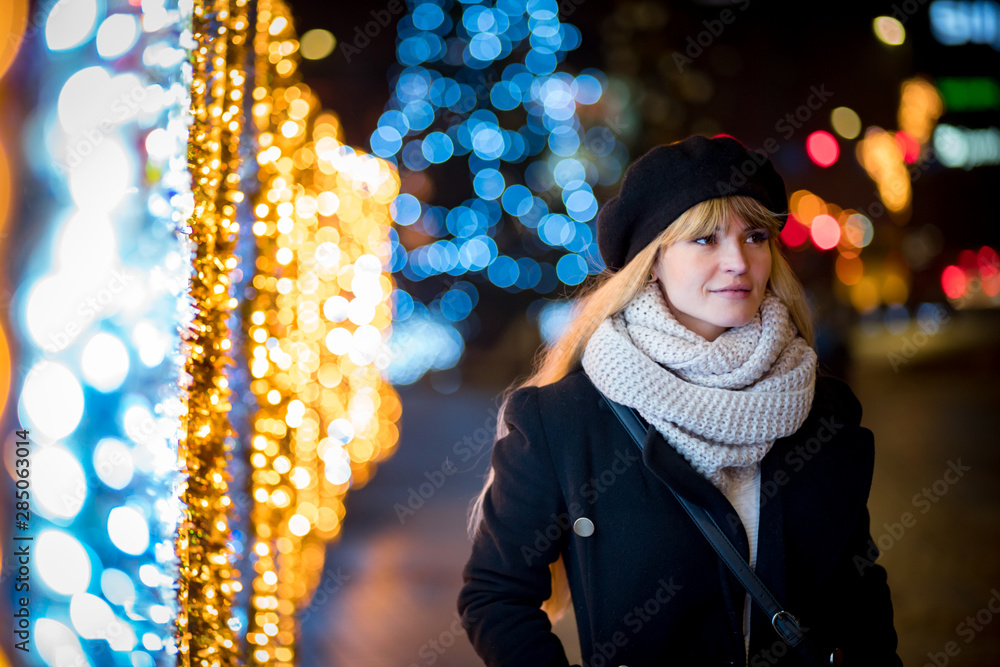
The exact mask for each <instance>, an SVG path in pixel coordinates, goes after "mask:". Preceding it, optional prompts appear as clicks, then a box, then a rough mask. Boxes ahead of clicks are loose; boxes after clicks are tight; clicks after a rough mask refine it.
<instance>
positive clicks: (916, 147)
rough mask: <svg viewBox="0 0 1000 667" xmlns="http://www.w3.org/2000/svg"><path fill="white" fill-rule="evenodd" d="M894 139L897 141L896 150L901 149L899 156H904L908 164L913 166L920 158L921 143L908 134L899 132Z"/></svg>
mask: <svg viewBox="0 0 1000 667" xmlns="http://www.w3.org/2000/svg"><path fill="white" fill-rule="evenodd" d="M893 139H895V141H896V148H898V149H899V154H900V155H902V156H903V160H904V161H905V162H906V164H913V163H914V162H916V161H917V158H918V157H920V143H919V142H917V140H916V139H915V138H913V137H912V136H911V135H909V134H907V133H906V132H903V131H899V132H897V133H896V135H895V136H894V137H893Z"/></svg>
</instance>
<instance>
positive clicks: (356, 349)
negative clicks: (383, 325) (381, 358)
mask: <svg viewBox="0 0 1000 667" xmlns="http://www.w3.org/2000/svg"><path fill="white" fill-rule="evenodd" d="M353 339H354V345H353V346H352V348H351V350H350V352H348V356H349V358H350V360H351V361H353V362H354V363H356V364H357V365H358V366H366V365H368V364H370V363H372V362H373V361H375V356H376V355H377V354H378V349H379V345H381V344H382V334H381V332H380V331H379V330H378V329H376V328H375V327H373V326H372V325H370V324H365V325H362V326H360V327H358V328H357V329H356V330H355V332H354V336H353Z"/></svg>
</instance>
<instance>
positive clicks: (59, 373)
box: [21, 361, 83, 439]
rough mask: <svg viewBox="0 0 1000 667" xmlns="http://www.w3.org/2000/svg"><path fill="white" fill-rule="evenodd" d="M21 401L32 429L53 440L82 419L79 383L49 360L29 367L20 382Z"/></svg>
mask: <svg viewBox="0 0 1000 667" xmlns="http://www.w3.org/2000/svg"><path fill="white" fill-rule="evenodd" d="M21 401H22V405H23V406H24V411H25V413H26V416H27V417H28V418H29V419H30V420H31V422H32V424H33V425H34V427H35V428H37V429H38V430H39V431H41V432H42V433H44V434H45V435H47V436H49V437H50V438H53V439H59V438H64V437H66V436H67V435H69V434H70V433H72V432H73V430H74V429H75V428H76V427H77V425H78V424H79V423H80V418H81V417H83V388H82V387H81V386H80V381H79V380H77V379H76V376H75V375H73V373H72V372H71V371H70V370H69V369H68V368H66V367H65V366H63V365H62V364H59V363H56V362H53V361H40V362H38V363H37V364H35V365H34V367H32V369H31V370H30V371H29V372H28V377H27V378H25V380H24V389H23V390H22V393H21Z"/></svg>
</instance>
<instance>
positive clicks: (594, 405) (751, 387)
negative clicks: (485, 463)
mask: <svg viewBox="0 0 1000 667" xmlns="http://www.w3.org/2000/svg"><path fill="white" fill-rule="evenodd" d="M786 218H787V199H786V193H785V186H784V182H783V181H782V179H781V177H780V176H779V175H778V174H777V172H776V171H775V170H774V168H773V166H772V165H771V163H770V161H769V160H767V158H766V157H765V156H763V155H760V154H758V153H755V152H751V151H749V150H747V149H746V148H745V147H744V146H743V145H742V144H740V143H739V142H738V141H736V140H735V139H733V138H731V137H728V136H724V135H720V136H717V137H714V138H712V139H708V138H705V137H700V136H694V137H689V138H688V139H685V140H683V141H680V142H676V143H673V144H669V145H664V146H658V147H656V148H654V149H653V150H651V151H650V152H648V153H647V154H645V155H644V156H642V157H641V158H640V159H638V160H636V161H635V162H634V163H633V164H632V165H631V166H630V167H629V169H628V170H627V172H626V174H625V178H624V180H623V182H622V186H621V191H620V193H619V195H618V196H617V197H615V198H614V199H612V200H611V201H609V202H608V203H607V204H605V206H604V207H603V208H602V210H601V213H600V216H599V218H598V246H599V248H600V251H601V256H602V257H603V258H604V261H605V264H606V265H607V267H608V268H607V271H605V272H604V273H603V274H602V275H601V277H600V279H599V280H598V281H597V283H596V284H595V285H594V286H593V288H592V289H591V290H589V291H588V293H587V294H585V295H584V296H583V297H581V298H580V299H579V302H578V307H577V310H576V314H575V317H574V319H573V320H572V322H571V324H569V326H568V327H567V330H566V331H565V332H564V333H563V335H562V336H561V338H560V339H559V341H558V343H557V344H555V345H554V346H552V347H551V348H549V349H547V350H545V351H544V352H543V353H542V354H541V355H540V356H539V357H538V359H537V360H536V369H537V370H535V372H534V373H533V374H532V375H531V376H530V377H529V378H527V379H526V380H523V381H522V382H520V383H517V384H515V385H514V386H512V387H511V388H509V389H508V390H507V392H505V394H504V397H503V401H502V407H501V411H500V418H499V420H498V434H497V441H496V444H495V446H494V450H493V456H492V469H491V471H490V474H489V477H488V479H487V481H486V485H485V488H484V489H483V492H482V494H481V495H480V497H479V498H478V499H477V501H476V503H475V504H474V506H473V511H472V515H471V518H470V529H471V530H470V532H471V533H472V535H473V546H472V553H471V556H470V558H469V561H468V563H467V565H466V567H465V569H464V572H463V577H464V582H465V583H464V586H463V588H462V590H461V593H460V595H459V598H458V610H459V613H460V614H461V615H462V619H463V623H464V625H465V627H466V629H467V632H468V635H469V638H470V640H471V642H472V644H473V645H474V647H475V649H476V651H477V652H478V653H479V655H480V656H481V657H482V658H483V660H484V661H485V662H486V664H487V665H488V666H489V667H500V666H506V665H511V666H516V667H529V666H530V667H534V666H539V667H541V666H545V667H549V666H551V667H556V666H566V665H568V661H567V658H566V653H565V651H564V649H563V647H562V645H561V643H560V641H559V639H558V638H557V637H556V636H555V635H554V634H553V633H552V632H551V623H552V622H553V621H554V620H555V619H557V618H558V617H559V616H560V615H561V614H562V612H563V611H564V610H565V609H566V608H567V606H568V604H569V603H570V600H571V602H572V604H573V608H574V611H575V614H576V622H577V628H578V631H579V637H580V646H581V652H582V656H583V662H584V665H585V666H587V667H603V666H605V665H631V666H632V667H644V666H647V665H656V666H660V665H684V666H689V665H699V666H701V665H749V666H750V667H760V666H764V665H767V666H772V665H781V666H789V667H790V666H794V665H804V664H806V662H805V661H804V659H803V658H801V657H800V655H799V654H798V653H797V652H796V650H794V649H793V648H792V647H790V645H789V644H787V643H785V642H784V641H783V640H782V639H781V638H780V637H779V635H778V634H777V632H776V631H775V630H774V628H772V625H771V619H770V618H767V617H766V616H765V615H764V613H763V612H762V611H761V609H760V608H759V607H758V606H757V604H756V603H755V602H753V601H752V600H751V598H750V596H749V594H748V593H746V590H745V589H744V588H743V587H742V586H741V584H740V583H739V580H738V579H737V578H736V577H735V576H734V575H732V574H731V573H730V571H729V570H728V569H727V568H726V566H725V565H724V563H723V562H722V560H721V559H720V558H719V557H718V556H717V555H716V553H715V551H714V550H713V547H712V546H711V544H709V542H708V541H707V540H706V539H705V537H704V536H703V535H702V534H701V533H700V532H699V530H698V528H697V526H696V525H695V524H694V523H693V521H692V520H691V518H690V517H689V516H687V514H685V512H684V510H683V508H682V506H681V505H680V503H679V502H678V500H677V499H676V498H675V497H674V496H673V495H672V494H671V491H670V488H669V487H673V489H674V490H675V491H676V492H677V493H679V494H680V495H681V496H682V497H684V498H686V499H687V500H689V501H691V502H694V503H695V504H697V505H701V506H702V507H704V508H705V509H706V510H707V511H708V512H709V514H710V515H712V517H713V518H714V519H715V521H716V523H717V524H718V525H719V526H720V528H722V530H723V531H724V532H725V533H726V535H727V536H728V538H729V540H730V541H731V542H732V543H733V545H734V546H736V548H737V550H738V551H740V553H741V555H742V557H743V559H744V560H745V561H747V562H748V563H749V565H750V567H752V568H753V569H754V570H755V572H756V574H757V575H758V577H759V578H760V579H761V580H762V581H763V583H764V584H765V585H766V586H767V587H768V588H769V589H770V591H771V592H772V593H773V594H774V596H775V597H776V598H777V599H778V601H779V602H780V603H782V604H783V606H784V608H785V609H788V610H789V611H791V612H792V613H793V614H794V615H795V616H796V617H797V618H798V619H799V621H800V622H801V623H802V625H803V626H804V629H805V630H806V636H807V637H808V638H809V639H810V640H811V642H812V643H813V644H814V645H815V646H817V647H818V648H820V649H821V651H822V655H823V656H824V657H825V656H830V658H829V660H830V661H831V664H838V663H840V664H843V665H845V666H846V667H852V666H859V665H878V666H879V667H886V666H895V665H901V662H900V660H899V658H898V657H897V655H896V644H897V638H896V632H895V629H894V627H893V611H892V602H891V599H890V594H889V588H888V585H887V578H886V572H885V570H884V569H883V568H882V567H881V566H880V565H876V564H875V563H874V561H875V560H876V559H877V557H878V550H877V548H876V547H875V545H874V544H873V542H872V540H871V534H870V532H869V515H868V509H867V502H868V493H869V489H870V486H871V481H872V470H873V465H874V445H873V436H872V433H871V431H869V430H868V429H866V428H864V427H862V426H860V419H861V405H860V404H859V402H858V400H857V398H856V397H855V396H854V394H853V392H852V391H851V389H850V388H849V387H848V385H847V384H845V383H844V382H843V381H841V380H839V379H837V378H835V377H832V376H830V375H829V374H827V373H825V372H823V370H822V369H821V368H818V367H817V366H818V364H817V357H816V353H815V352H814V350H813V347H812V345H813V331H812V324H811V321H810V315H809V310H808V307H807V304H806V301H805V297H804V291H803V288H802V286H801V284H800V283H799V282H798V280H797V279H796V277H795V276H794V275H793V273H792V272H791V269H790V267H789V266H788V264H787V262H786V261H785V259H784V258H783V257H782V255H781V252H780V248H779V245H778V242H777V240H778V233H779V232H780V231H781V228H782V227H783V225H784V221H785V219H786ZM605 396H606V397H607V398H610V399H611V400H613V401H617V402H618V403H622V404H624V405H626V406H630V407H632V408H634V409H635V410H636V411H637V412H638V413H639V415H640V416H641V418H642V420H643V422H644V423H643V426H644V428H645V429H646V437H645V443H644V446H643V448H642V449H641V450H640V449H639V448H638V447H637V446H636V444H635V443H634V442H633V441H632V440H631V438H630V436H629V435H628V432H627V431H626V430H625V429H624V427H623V426H622V425H621V423H619V421H618V420H617V419H616V417H615V415H614V413H613V412H611V410H610V407H609V404H608V403H607V402H606V400H605V398H604V397H605ZM668 485H669V486H668Z"/></svg>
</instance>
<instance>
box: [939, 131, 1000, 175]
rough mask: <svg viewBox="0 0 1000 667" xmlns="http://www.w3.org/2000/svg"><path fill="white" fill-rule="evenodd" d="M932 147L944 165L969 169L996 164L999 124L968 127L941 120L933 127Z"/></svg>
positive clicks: (999, 149) (999, 157)
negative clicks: (987, 126)
mask: <svg viewBox="0 0 1000 667" xmlns="http://www.w3.org/2000/svg"><path fill="white" fill-rule="evenodd" d="M934 151H935V152H936V153H937V158H938V161H939V162H940V163H941V164H943V165H944V166H946V167H952V168H962V169H972V168H973V167H982V166H985V165H995V164H1000V128H996V127H989V128H986V129H982V130H970V129H968V128H965V127H955V126H954V125H947V124H944V123H942V124H941V125H938V126H937V127H936V128H934Z"/></svg>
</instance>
